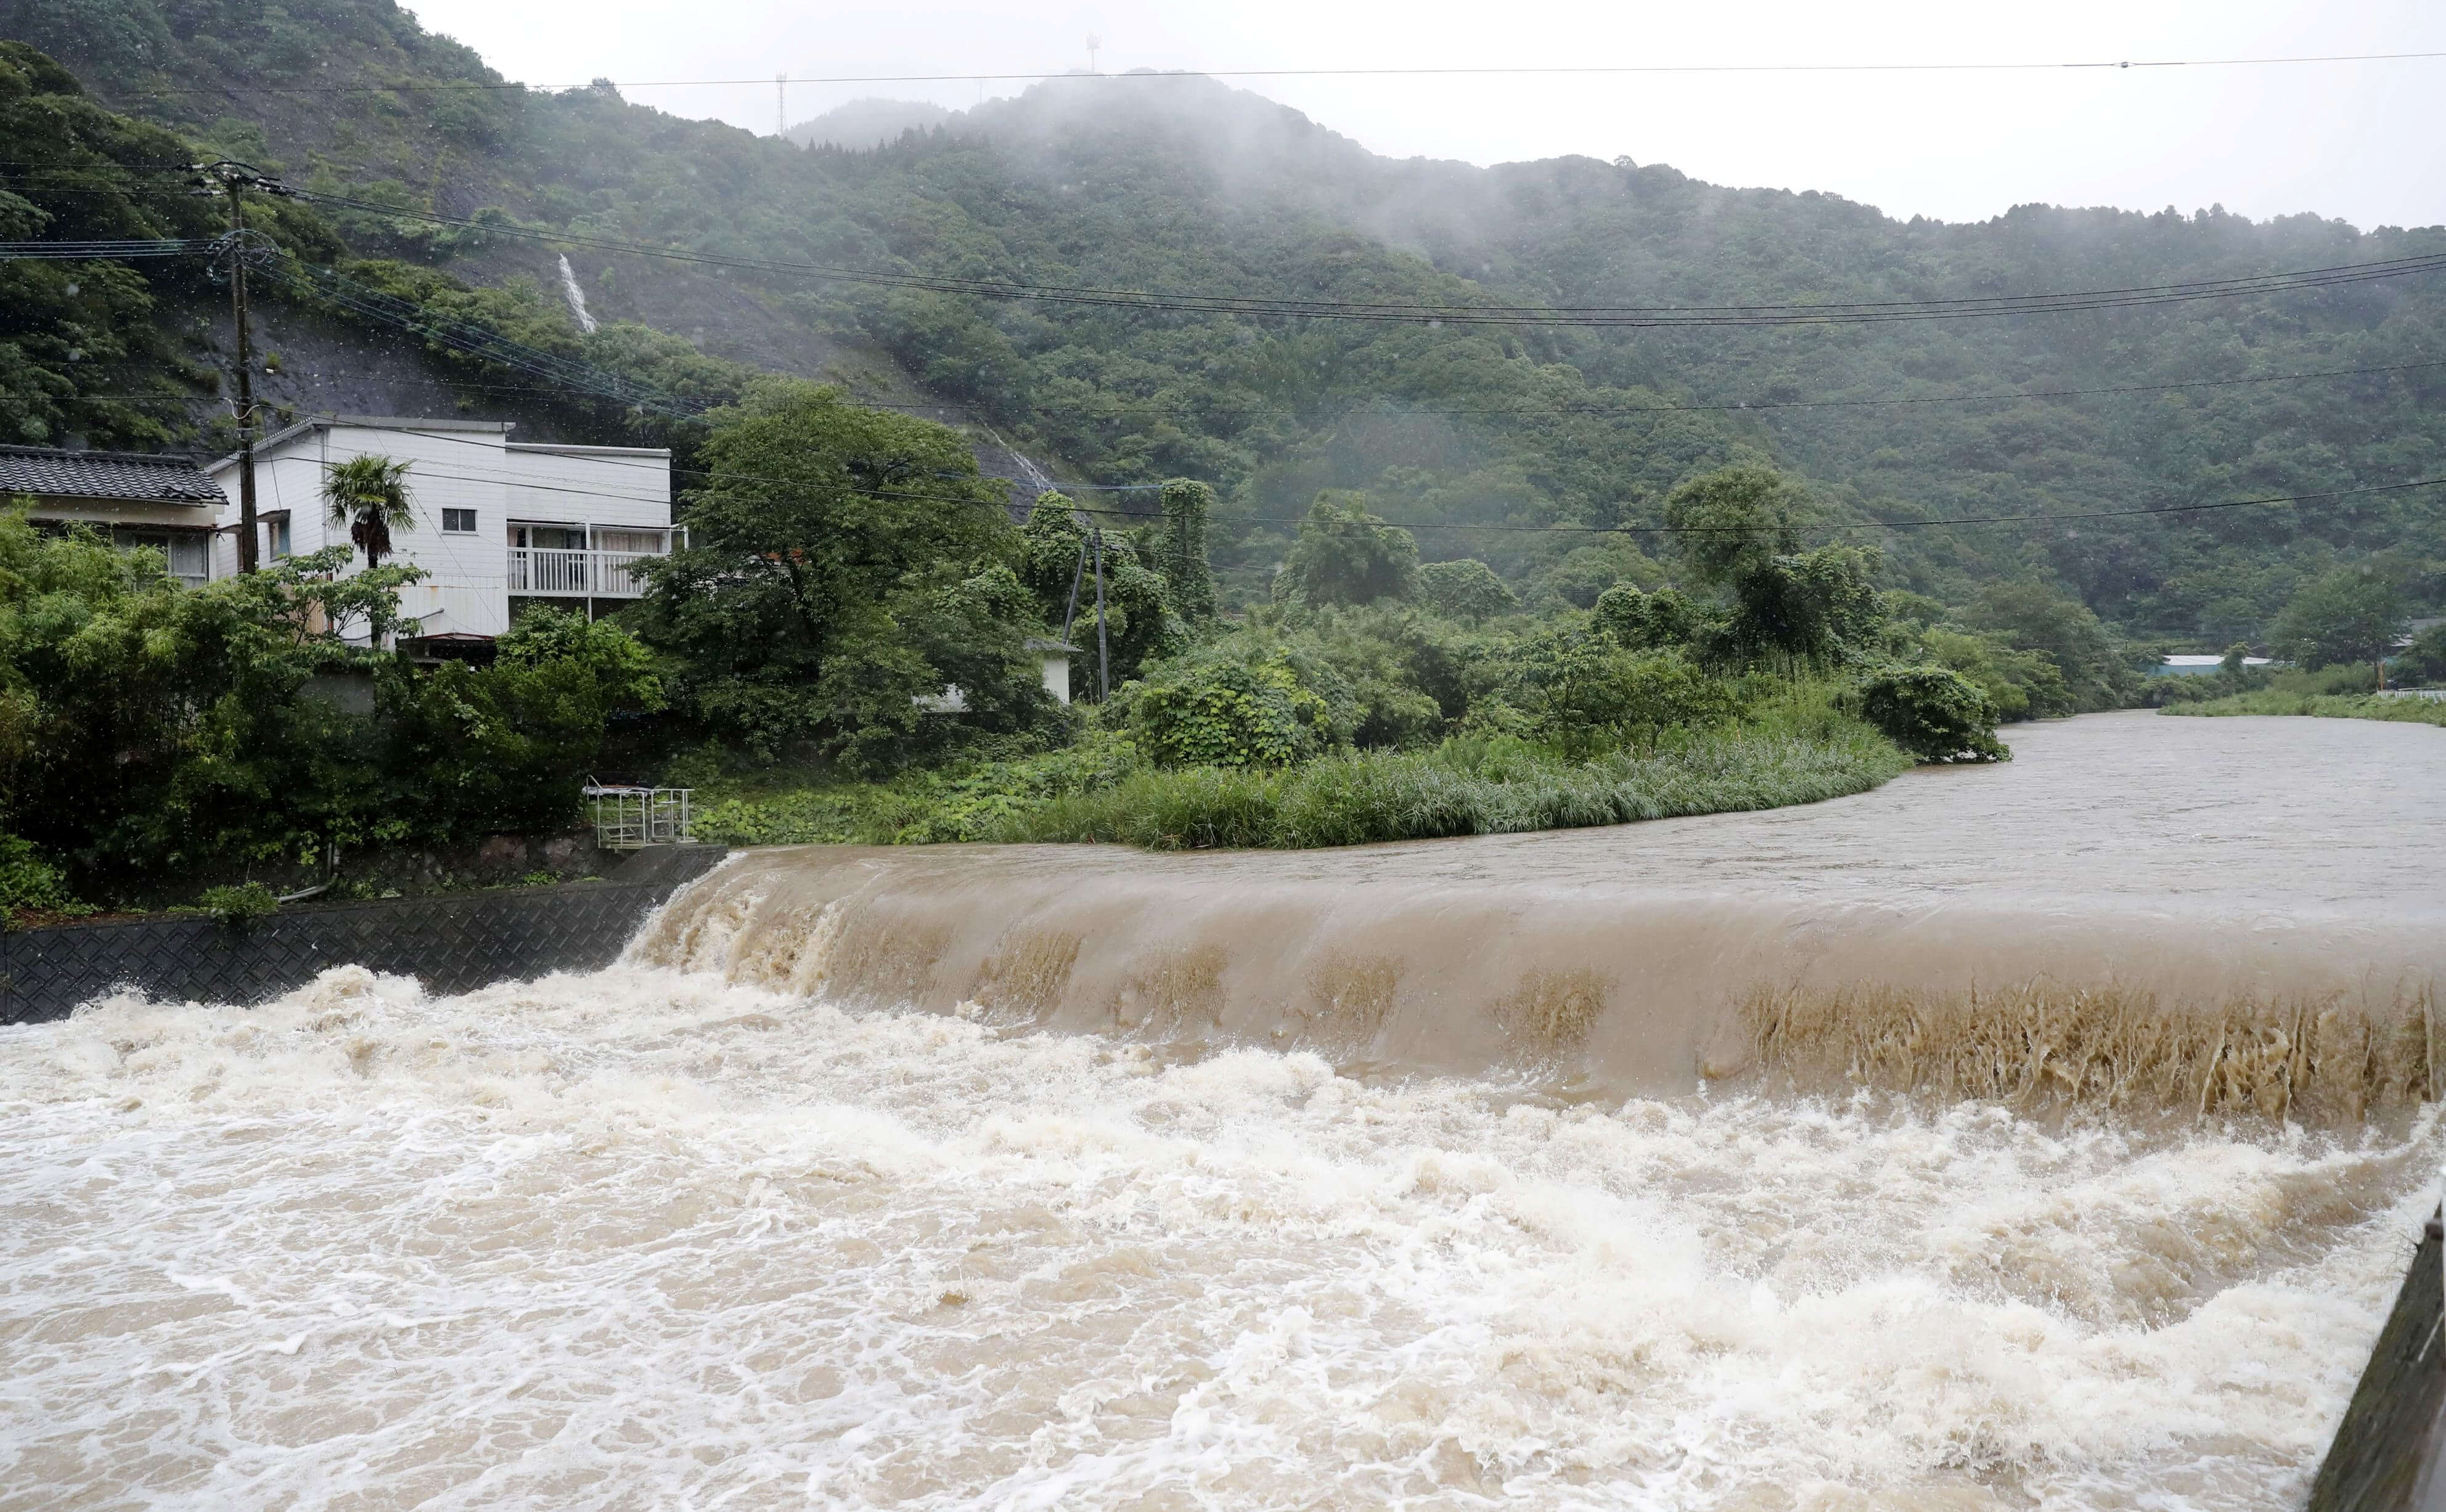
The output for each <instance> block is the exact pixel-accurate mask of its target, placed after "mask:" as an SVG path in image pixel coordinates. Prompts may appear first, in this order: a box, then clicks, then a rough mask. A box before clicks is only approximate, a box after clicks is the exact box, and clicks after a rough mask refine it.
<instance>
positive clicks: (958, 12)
mask: <svg viewBox="0 0 2446 1512" xmlns="http://www.w3.org/2000/svg"><path fill="white" fill-rule="evenodd" d="M409 4H410V6H411V9H415V10H416V12H417V13H418V15H419V16H420V18H421V19H422V20H423V22H424V24H425V25H426V26H427V27H429V28H433V29H434V30H437V31H441V32H443V33H446V34H448V35H451V36H455V37H457V38H458V39H460V40H461V41H462V42H464V43H467V44H468V45H469V46H471V47H475V48H476V49H477V50H479V51H480V52H481V53H483V54H484V56H485V58H486V59H487V60H488V61H489V62H491V63H492V64H493V65H494V66H496V67H498V68H499V69H501V70H502V71H503V72H504V73H506V74H508V75H509V76H510V77H512V78H514V79H522V80H526V81H529V82H531V83H536V84H550V85H558V84H569V83H582V82H584V81H586V80H588V79H592V78H595V77H598V76H600V77H609V78H612V79H614V80H617V81H621V82H622V83H623V84H624V85H628V88H627V93H628V94H629V97H630V99H632V100H636V101H639V102H641V103H648V104H655V105H659V106H661V107H663V108H665V109H668V110H671V111H673V112H675V113H678V114H683V115H688V116H715V117H719V118H721V119H723V120H725V121H729V122H732V123H737V124H739V125H743V126H747V127H749V128H751V129H754V130H758V131H765V132H769V131H771V130H772V129H773V115H774V88H773V85H772V83H771V79H772V76H773V75H774V74H775V73H777V72H785V71H786V72H787V73H789V74H791V75H793V76H794V77H799V78H811V77H818V76H827V75H830V76H839V75H875V74H964V75H965V74H988V73H1004V74H1007V73H1019V72H1025V71H1030V70H1044V71H1060V70H1063V69H1070V68H1080V67H1083V66H1085V65H1086V63H1087V51H1086V39H1087V37H1088V36H1089V35H1090V34H1091V33H1092V34H1095V35H1097V36H1098V37H1100V38H1101V41H1102V44H1103V47H1102V50H1101V54H1100V55H1099V56H1098V59H1097V63H1098V66H1099V67H1100V68H1101V70H1103V71H1105V72H1120V71H1122V70H1125V69H1130V68H1139V67H1147V68H1159V69H1172V68H1189V69H1227V68H1284V69H1295V68H1335V67H1402V66H1414V67H1436V66H1455V65H1460V66H1488V65H1506V66H1556V65H1566V66H1568V65H1659V64H1679V65H1693V64H1696V65H1722V64H1749V65H1756V64H1834V63H1842V64H1855V63H1874V64H1925V63H2055V62H2073V61H2087V60H2098V59H2132V60H2144V59H2215V58H2234V57H2253V56H2269V55H2293V54H2333V53H2361V52H2414V51H2438V52H2446V3H2440V0H2324V3H2320V0H2154V3H2152V0H2052V3H2047V4H2041V5H2032V4H2023V5H1993V4H1986V5H1983V4H1978V3H1975V0H1943V3H1937V0H1891V3H1877V0H1868V3H1863V4H1854V5H1850V6H1834V5H1827V4H1825V3H1824V0H1729V3H1723V4H1719V5H1714V6H1692V5H1689V4H1686V3H1684V4H1676V5H1672V6H1664V5H1652V4H1646V3H1635V0H1634V3H1613V4H1589V3H1573V0H1509V3H1502V4H1492V5H1490V4H1487V3H1485V0H1473V3H1469V4H1461V3H1458V0H1405V3H1403V4H1400V5H1387V4H1376V3H1367V4H1345V5H1338V6H1336V5H1317V4H1313V3H1307V4H1302V3H1297V0H1093V3H1089V4H1070V3H1065V0H1042V3H1029V0H970V3H968V4H939V3H928V0H912V3H905V4H899V5H888V4H873V5H803V4H801V5H785V4H781V3H778V0H692V3H691V4H688V5H686V6H673V5H671V4H669V3H668V0H521V3H518V4H515V5H509V4H503V3H501V0H423V3H421V4H419V3H416V0H409ZM712 78H728V79H738V78H749V79H755V80H758V81H760V82H758V83H755V84H751V85H728V86H704V87H680V88H651V87H644V86H641V85H638V84H637V83H636V82H637V81H646V80H693V79H712ZM1232 82H1233V83H1234V84H1236V85H1239V86H1241V87H1244V88H1249V89H1251V90H1254V91H1255V92H1257V93H1260V94H1263V95H1265V96H1267V97H1268V98H1270V99H1274V100H1279V101H1282V102H1283V103H1285V104H1290V105H1293V106H1296V107H1297V108H1299V109H1301V110H1303V111H1306V112H1307V113H1308V115H1309V116H1311V117H1313V118H1314V119H1315V120H1317V121H1319V122H1321V123H1324V124H1326V126H1329V127H1331V128H1332V129H1334V130H1336V131H1339V132H1341V133H1343V134H1344V135H1345V136H1349V137H1352V138H1355V139H1356V140H1357V141H1359V142H1362V143H1364V144H1365V145H1366V146H1368V147H1370V148H1372V149H1374V150H1375V151H1378V152H1381V153H1385V154H1389V155H1392V156H1395V157H1408V156H1412V155H1424V156H1429V157H1438V158H1458V159H1463V160H1466V161H1472V162H1480V163H1487V162H1502V161H1513V160H1517V159H1525V158H1541V157H1551V156H1554V155H1557V154H1561V153H1583V154H1587V155H1589V156H1590V157H1596V158H1607V159H1610V158H1614V157H1617V156H1623V155H1628V156H1629V157H1631V158H1634V159H1636V160H1638V161H1641V162H1643V163H1646V162H1666V163H1671V164H1672V165H1674V166H1675V167H1677V168H1680V169H1682V170H1683V171H1684V172H1685V173H1689V174H1691V175H1693V176H1695V177H1697V178H1701V179H1705V180H1710V181H1713V182H1717V183H1728V184H1740V185H1766V186H1773V187H1779V188H1789V189H1823V190H1827V191H1830V192H1833V193H1835V194H1840V195H1844V196H1847V197H1849V198H1854V199H1860V200H1865V201H1867V202H1868V203H1871V204H1873V205H1876V206H1878V207H1879V208H1881V209H1883V210H1885V211H1887V212H1889V213H1890V214H1892V215H1896V216H1901V217H1909V216H1911V215H1915V214H1916V215H1928V216H1933V217H1941V218H1944V219H1947V220H1969V219H1981V218H1985V217H1989V216H1992V215H1996V214H1998V213H1999V212H2001V211H2003V210H2004V209H2006V208H2007V207H2009V206H2012V205H2015V204H2021V203H2026V202H2030V201H2043V202H2047V203H2054V204H2075V205H2094V204H2112V205H2120V206H2125V207H2128V208H2134V209H2143V210H2154V209H2157V208H2159V207H2162V206H2165V205H2169V204H2172V205H2175V206H2177V207H2179V208H2181V209H2183V210H2186V211H2189V210H2192V209H2195V208H2198V207H2200V206H2204V205H2208V204H2211V203H2222V204H2223V205H2225V206H2226V207H2227V208H2228V209H2230V210H2236V211H2240V212H2243V213H2245V214H2248V215H2251V216H2254V217H2268V216H2276V215H2289V214H2295V213H2298V212H2303V211H2311V212H2315V213H2317V214H2320V215H2324V216H2329V217H2341V218H2343V219H2346V220H2350V221H2353V222H2354V223H2356V224H2358V225H2361V226H2364V227H2368V226H2376V225H2435V224H2438V223H2440V222H2442V221H2446V129H2441V120H2440V111H2439V108H2438V102H2439V101H2440V99H2441V98H2446V57H2439V58H2433V59H2425V60H2416V61H2402V62H2365V63H2319V64H2299V65H2290V66H2229V67H2188V68H2151V69H2141V68H2135V69H2131V70H2128V71H2126V70H2114V71H2095V70H2066V69H2041V70H2033V71H2009V72H1993V71H1989V72H1890V73H1834V74H1815V75H1795V74H1774V73H1729V74H1722V73H1719V74H1697V75H1656V74H1646V75H1640V74H1631V75H1620V76H1606V77H1577V78H1555V77H1543V78H1519V77H1510V78H1506V77H1462V78H1451V77H1446V78H1434V77H1410V78H1350V77H1309V78H1299V77H1280V78H1267V79H1257V78H1251V79H1236V80H1233V81H1232ZM1024 87H1025V85H1024V84H1022V83H984V84H980V83H976V82H970V81H966V80H964V81H962V82H957V83H937V84H890V85H812V84H798V85H792V86H791V88H790V95H789V105H790V118H791V120H792V121H794V122H796V121H800V120H803V119H805V118H807V117H809V116H811V115H814V114H816V113H817V112H818V111H819V110H821V109H823V108H825V107H826V106H828V105H831V104H838V103H840V102H841V101H844V100H848V99H851V98H855V97H857V96H864V95H875V96H883V97H889V98H895V99H925V100H932V101H935V102H937V103H939V104H947V105H952V106H965V105H969V104H975V103H976V102H977V100H978V99H979V98H980V97H981V96H982V95H988V94H1007V93H1011V92H1015V91H1017V90H1019V89H1021V88H1024Z"/></svg>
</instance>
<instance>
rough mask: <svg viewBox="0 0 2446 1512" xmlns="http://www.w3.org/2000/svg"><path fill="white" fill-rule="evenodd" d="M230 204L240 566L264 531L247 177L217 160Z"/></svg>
mask: <svg viewBox="0 0 2446 1512" xmlns="http://www.w3.org/2000/svg"><path fill="white" fill-rule="evenodd" d="M215 166H216V167H217V168H218V169H219V170H220V180H221V188H222V190H223V191H224V192H225V193H227V194H228V196H229V207H230V316H231V319H232V320H233V321H234V322H235V324H236V326H237V570H238V571H239V572H242V573H251V572H253V571H254V570H255V568H256V566H257V565H258V564H259V561H258V558H259V552H260V548H261V544H262V543H261V541H260V540H259V539H257V538H259V537H260V536H261V535H262V530H261V527H260V525H259V523H258V522H257V520H256V519H255V513H254V351H253V350H251V349H250V348H249V346H248V343H247V331H246V202H245V200H244V198H241V197H242V196H243V195H244V193H245V190H246V175H245V174H244V173H243V172H242V171H240V170H239V169H238V168H237V166H236V165H235V164H234V163H218V164H216V165H215Z"/></svg>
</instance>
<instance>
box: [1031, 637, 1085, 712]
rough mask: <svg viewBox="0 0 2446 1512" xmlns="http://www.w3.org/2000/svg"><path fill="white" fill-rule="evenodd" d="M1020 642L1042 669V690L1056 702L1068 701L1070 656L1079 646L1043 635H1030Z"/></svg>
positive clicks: (1074, 653) (1075, 652)
mask: <svg viewBox="0 0 2446 1512" xmlns="http://www.w3.org/2000/svg"><path fill="white" fill-rule="evenodd" d="M1020 644H1021V646H1022V647H1023V648H1024V649H1025V651H1026V652H1027V653H1028V654H1029V655H1031V656H1034V657H1035V658H1036V663H1037V666H1038V667H1039V668H1041V669H1042V670H1043V671H1044V690H1045V691H1046V692H1048V693H1051V694H1052V695H1053V696H1054V699H1055V700H1056V701H1057V702H1060V703H1064V704H1066V703H1068V702H1070V658H1071V657H1072V656H1074V655H1076V654H1078V651H1079V648H1078V647H1076V646H1073V645H1071V644H1069V643H1068V642H1067V641H1059V640H1054V639H1051V638H1049V637H1046V636H1043V635H1030V636H1029V637H1027V639H1025V641H1022V642H1021V643H1020Z"/></svg>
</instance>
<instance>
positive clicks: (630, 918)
mask: <svg viewBox="0 0 2446 1512" xmlns="http://www.w3.org/2000/svg"><path fill="white" fill-rule="evenodd" d="M724 854H725V852H724V849H723V848H722V847H721V846H718V845H678V846H658V847H656V848H654V849H651V850H645V851H640V852H638V853H637V854H636V855H635V856H633V857H631V858H630V859H629V860H627V861H625V862H623V863H622V864H621V865H620V867H619V868H618V869H617V870H616V871H614V872H613V873H612V875H611V876H610V877H609V878H607V879H604V880H602V881H599V882H571V883H567V884H564V885H561V886H558V887H528V888H510V889H504V890H501V891H498V892H481V893H457V894H442V895H438V896H434V897H429V898H390V899H386V900H384V901H381V902H371V903H335V904H332V905H329V906H328V907H321V908H316V907H312V906H310V905H292V907H290V908H288V909H285V910H283V911H282V912H280V913H278V914H275V915H273V916H272V917H269V918H264V919H260V920H257V921H256V922H255V923H254V925H252V926H251V927H249V928H247V929H244V930H238V929H232V928H230V927H228V926H226V925H222V924H218V923H216V922H214V921H213V920H211V919H208V918H199V917H178V918H162V919H137V920H133V921H130V922H126V923H119V924H68V925H63V926H60V927H59V928H56V929H36V930H27V931H24V932H22V933H18V934H10V935H0V1024H38V1023H43V1022H47V1021H48V1020H51V1019H59V1018H66V1016H67V1015H68V1013H69V1012H70V1011H72V1010H74V1009H75V1008H76V1006H77V1005H78V1004H80V1003H85V1002H90V1001H91V1000H93V999H94V998H96V997H99V996H102V995H103V994H104V993H107V992H111V991H113V990H115V989H121V988H133V989H136V990H138V991H141V992H144V993H145V994H147V995H148V996H152V997H156V998H166V999H169V1000H172V1001H179V1002H184V1001H190V1000H192V1001H196V1002H206V1003H240V1004H254V1003H260V1002H263V1001H265V1000H266V999H268V998H273V997H277V996H278V995H280V994H281V993H282V992H288V991H290V990H291V989H292V988H296V987H301V986H304V985H305V984H306V983H308V982H310V981H312V980H313V979H314V977H315V975H316V974H317V973H321V972H323V971H326V970H329V968H331V967H334V966H351V965H353V966H364V967H367V968H370V969H371V970H373V971H377V972H383V973H391V974H394V975H401V976H414V977H416V978H417V979H418V980H420V981H422V982H423V983H424V985H425V986H426V988H428V989H429V990H431V991H434V992H466V991H468V990H469V989H471V988H477V987H482V986H485V985H487V984H489V983H492V982H499V981H509V980H513V979H517V978H524V977H532V976H541V975H543V974H544V973H548V972H555V971H581V972H582V971H599V970H601V969H602V968H603V967H606V966H609V965H611V964H612V962H613V961H614V960H616V959H618V958H619V955H620V951H621V948H622V947H623V946H625V945H627V944H628V942H629V939H630V936H633V935H635V934H636V932H637V927H638V926H639V925H640V924H642V923H644V922H645V919H646V917H647V916H648V915H649V914H650V913H652V912H653V911H654V909H655V908H656V907H657V906H659V905H660V904H661V903H662V901H663V900H664V899H665V898H668V897H670V895H671V894H672V893H673V892H674V891H676V890H677V889H678V888H679V887H680V886H681V885H682V884H683V883H686V882H688V881H692V880H694V879H696V878H698V877H702V876H703V875H705V873H706V872H707V871H710V870H711V869H712V868H713V866H714V865H715V863H717V862H718V861H720V860H722V858H723V856H724Z"/></svg>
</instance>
